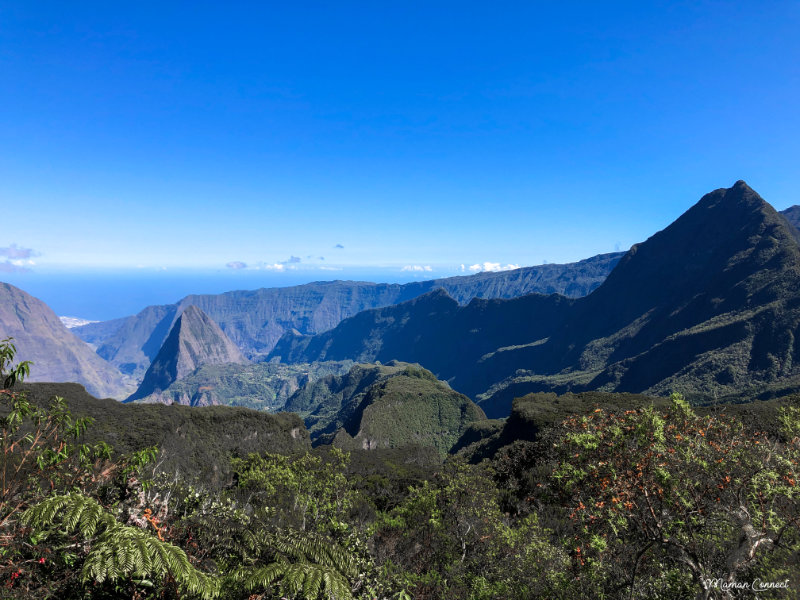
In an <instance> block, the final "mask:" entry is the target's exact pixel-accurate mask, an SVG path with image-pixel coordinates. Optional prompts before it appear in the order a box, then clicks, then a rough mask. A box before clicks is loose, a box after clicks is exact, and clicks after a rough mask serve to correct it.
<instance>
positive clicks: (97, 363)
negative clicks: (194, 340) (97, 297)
mask: <svg viewBox="0 0 800 600" xmlns="http://www.w3.org/2000/svg"><path fill="white" fill-rule="evenodd" d="M7 337H12V338H14V344H15V345H16V347H17V356H18V357H19V358H20V359H21V360H30V361H33V363H34V364H35V368H34V369H33V370H32V371H31V373H32V376H31V381H75V382H78V383H81V384H83V385H84V386H86V389H88V390H90V391H91V393H93V394H95V395H97V396H101V397H116V398H122V397H125V396H126V395H127V394H129V393H130V391H131V388H132V385H131V384H126V382H125V381H124V380H123V377H122V376H121V375H120V374H119V372H117V370H116V369H115V368H114V367H113V366H111V365H110V364H108V363H107V362H106V361H104V360H103V359H102V358H100V357H99V356H98V355H97V354H95V353H94V352H93V351H92V349H91V348H90V347H89V346H87V345H86V343H85V342H83V341H82V340H80V339H79V338H78V337H77V336H76V335H75V334H74V333H73V332H72V331H70V330H69V329H67V328H66V327H65V326H64V324H63V323H62V322H61V320H60V319H59V318H58V317H57V316H56V314H55V313H54V312H53V311H52V310H51V309H50V308H49V307H48V306H47V305H46V304H45V303H44V302H42V301H41V300H38V299H36V298H34V297H33V296H31V295H30V294H27V293H26V292H24V291H22V290H21V289H19V288H16V287H14V286H13V285H10V284H7V283H0V338H7Z"/></svg>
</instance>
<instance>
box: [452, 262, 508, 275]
mask: <svg viewBox="0 0 800 600" xmlns="http://www.w3.org/2000/svg"><path fill="white" fill-rule="evenodd" d="M462 267H463V265H462ZM512 269H519V265H512V264H507V265H501V264H500V263H493V262H488V261H487V262H484V263H483V264H480V263H479V264H475V265H470V267H469V270H470V271H472V272H473V273H482V272H484V271H492V272H494V273H496V272H498V271H511V270H512Z"/></svg>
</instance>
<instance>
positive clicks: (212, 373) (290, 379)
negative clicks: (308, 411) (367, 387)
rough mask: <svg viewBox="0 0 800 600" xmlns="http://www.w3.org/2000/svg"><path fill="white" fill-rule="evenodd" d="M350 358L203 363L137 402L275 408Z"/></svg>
mask: <svg viewBox="0 0 800 600" xmlns="http://www.w3.org/2000/svg"><path fill="white" fill-rule="evenodd" d="M352 366H353V362H352V361H342V362H332V361H331V362H318V363H311V364H296V365H287V364H280V363H255V364H250V365H239V364H224V365H203V366H201V367H200V368H199V369H197V370H195V371H194V372H192V373H190V374H189V375H187V376H186V377H184V378H183V379H180V380H178V381H176V382H174V383H172V384H171V385H170V386H169V387H168V388H167V389H165V390H162V391H160V392H157V393H155V394H151V395H150V396H146V397H145V398H141V399H139V400H137V402H148V403H149V402H161V403H163V404H173V403H175V404H185V405H191V406H211V405H217V404H219V405H224V406H244V407H246V408H253V409H256V410H266V411H269V412H275V411H279V410H283V407H284V405H285V404H286V400H287V399H288V398H289V397H290V396H291V395H292V394H293V393H294V392H296V391H297V390H298V389H300V388H301V387H303V386H304V385H306V384H307V383H309V382H312V381H315V380H317V379H319V378H321V377H325V376H327V375H340V374H342V373H346V372H347V370H348V369H349V368H350V367H352Z"/></svg>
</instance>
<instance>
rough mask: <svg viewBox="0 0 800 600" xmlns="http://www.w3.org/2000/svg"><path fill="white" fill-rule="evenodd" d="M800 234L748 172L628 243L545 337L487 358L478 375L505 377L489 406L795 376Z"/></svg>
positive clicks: (485, 399) (718, 390) (719, 388)
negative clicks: (535, 397) (532, 397)
mask: <svg viewBox="0 0 800 600" xmlns="http://www.w3.org/2000/svg"><path fill="white" fill-rule="evenodd" d="M798 237H800V234H799V233H798V232H797V231H796V230H795V229H793V228H792V227H791V226H789V225H788V224H787V222H786V220H785V219H784V218H783V217H782V216H781V215H780V214H779V213H777V212H776V211H775V210H774V209H773V208H772V207H771V206H769V205H768V204H767V203H766V202H764V200H763V199H762V198H761V197H760V196H759V195H758V194H757V193H756V192H754V191H753V190H752V189H751V188H750V187H748V186H747V184H745V183H744V182H742V181H739V182H737V183H736V184H735V185H734V186H733V187H732V188H729V189H719V190H715V191H714V192H711V193H710V194H706V195H705V196H703V198H702V199H701V200H700V201H699V202H698V203H697V204H696V205H695V206H693V207H692V208H691V209H690V210H688V211H687V212H686V213H684V214H683V215H682V216H681V217H680V218H679V219H677V220H676V221H675V222H674V223H673V224H671V225H670V226H669V227H667V228H666V229H664V230H663V231H661V232H659V233H657V234H655V235H654V236H652V237H651V238H650V239H648V240H647V241H646V242H643V243H641V244H637V245H635V246H634V247H633V248H631V250H630V252H629V253H628V254H627V255H626V256H625V257H624V258H623V259H622V260H621V261H620V263H619V264H618V265H617V268H616V269H615V270H614V271H613V272H612V274H611V275H610V276H609V277H608V279H607V280H606V281H605V282H604V283H603V285H601V286H600V287H599V288H598V289H597V290H596V291H595V292H594V293H592V294H591V295H590V296H587V297H586V298H583V299H581V300H579V301H576V303H575V307H574V309H573V314H572V315H570V318H569V319H568V320H566V321H565V323H564V327H562V328H560V329H559V331H558V332H557V333H556V334H555V335H554V336H553V337H552V338H551V339H550V340H548V342H547V343H546V344H543V345H541V346H540V347H536V348H525V349H519V350H515V351H511V352H508V353H503V354H502V355H498V356H493V357H488V358H487V359H486V360H485V361H483V362H482V363H481V364H479V365H478V368H477V369H476V371H475V372H476V373H481V372H483V373H490V374H491V375H490V376H488V377H485V378H484V379H493V380H495V381H498V382H501V381H502V382H504V383H502V384H501V385H500V386H498V387H497V388H496V389H492V390H488V391H487V392H484V393H483V394H482V395H481V396H480V397H479V399H480V400H481V401H482V402H481V404H482V406H484V409H485V410H486V411H487V414H491V415H498V414H504V413H505V414H507V410H508V407H509V406H510V404H509V402H510V400H511V397H513V396H519V395H522V394H524V393H527V392H534V391H548V390H555V391H568V390H572V391H582V390H591V389H600V390H606V391H620V392H644V393H649V394H657V395H666V394H668V393H670V392H671V391H681V392H683V393H685V394H686V395H687V396H690V397H692V396H713V395H715V394H716V395H719V396H723V395H730V394H736V393H740V392H741V390H742V389H747V388H753V387H760V386H765V385H771V384H774V383H776V382H778V381H789V380H792V379H793V378H794V377H795V376H797V375H798V374H800V370H798V363H797V359H796V358H800V343H798V342H796V341H795V340H796V336H797V332H798V327H800V246H799V245H798ZM520 369H523V370H525V371H526V372H525V373H519V370H520ZM462 382H463V380H462ZM464 383H466V382H464ZM507 387H511V388H513V392H511V393H509V392H508V391H504V388H507Z"/></svg>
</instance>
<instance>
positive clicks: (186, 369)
mask: <svg viewBox="0 0 800 600" xmlns="http://www.w3.org/2000/svg"><path fill="white" fill-rule="evenodd" d="M244 362H247V361H246V359H245V358H244V356H242V353H241V352H240V351H239V349H238V348H237V347H236V345H235V344H234V343H233V342H231V341H230V339H228V337H227V336H226V335H225V333H224V332H223V331H222V329H220V328H219V325H217V324H216V323H214V321H212V320H211V319H210V318H209V317H208V315H206V314H205V313H204V312H203V311H202V310H200V309H199V308H197V307H196V306H193V305H190V306H187V307H186V309H185V310H184V311H183V312H182V313H181V316H180V317H178V320H177V321H175V324H174V325H173V326H172V329H171V330H170V332H169V335H168V336H167V339H166V340H165V341H164V344H163V345H162V346H161V349H160V350H159V351H158V354H157V355H156V358H155V360H153V362H152V363H151V364H150V367H149V368H148V369H147V372H146V373H145V375H144V379H143V380H142V384H141V385H140V386H139V389H138V390H136V392H135V393H133V394H132V395H131V396H130V397H129V398H128V401H131V400H136V399H139V398H144V397H145V396H149V395H150V394H153V393H156V392H159V391H161V390H166V389H167V388H169V386H170V385H172V384H173V383H174V382H176V381H179V380H180V379H183V378H184V377H186V375H188V374H189V373H191V372H192V371H194V370H195V369H197V368H198V367H200V366H202V365H219V364H226V363H244Z"/></svg>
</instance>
